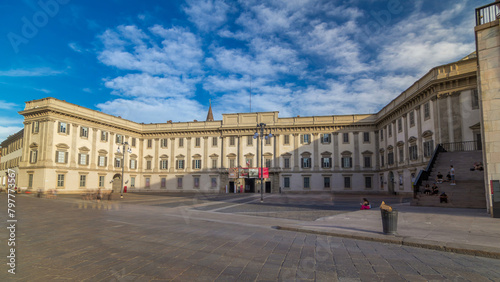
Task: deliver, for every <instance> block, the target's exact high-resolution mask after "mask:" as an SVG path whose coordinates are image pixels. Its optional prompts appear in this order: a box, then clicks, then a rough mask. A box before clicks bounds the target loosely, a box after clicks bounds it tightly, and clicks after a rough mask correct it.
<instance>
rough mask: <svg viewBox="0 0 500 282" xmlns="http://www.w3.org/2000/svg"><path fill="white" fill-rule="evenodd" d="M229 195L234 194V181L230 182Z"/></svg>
mask: <svg viewBox="0 0 500 282" xmlns="http://www.w3.org/2000/svg"><path fill="white" fill-rule="evenodd" d="M229 193H234V181H229Z"/></svg>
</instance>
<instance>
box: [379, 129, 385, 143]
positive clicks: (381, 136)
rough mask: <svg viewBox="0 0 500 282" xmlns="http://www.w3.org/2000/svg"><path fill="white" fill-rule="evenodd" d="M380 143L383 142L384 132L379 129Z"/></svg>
mask: <svg viewBox="0 0 500 282" xmlns="http://www.w3.org/2000/svg"><path fill="white" fill-rule="evenodd" d="M380 141H384V130H383V129H380Z"/></svg>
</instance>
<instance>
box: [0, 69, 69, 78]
mask: <svg viewBox="0 0 500 282" xmlns="http://www.w3.org/2000/svg"><path fill="white" fill-rule="evenodd" d="M61 73H63V72H62V71H57V70H53V69H51V68H34V69H12V70H7V71H0V76H7V77H28V76H54V75H59V74H61Z"/></svg>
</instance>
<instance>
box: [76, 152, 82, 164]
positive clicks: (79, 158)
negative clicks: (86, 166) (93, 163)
mask: <svg viewBox="0 0 500 282" xmlns="http://www.w3.org/2000/svg"><path fill="white" fill-rule="evenodd" d="M81 160H82V154H78V161H77V163H78V164H81V163H80V162H81Z"/></svg>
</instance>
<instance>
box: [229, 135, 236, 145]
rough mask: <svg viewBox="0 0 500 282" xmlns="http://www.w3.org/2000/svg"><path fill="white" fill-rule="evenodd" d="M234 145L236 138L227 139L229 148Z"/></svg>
mask: <svg viewBox="0 0 500 282" xmlns="http://www.w3.org/2000/svg"><path fill="white" fill-rule="evenodd" d="M235 144H236V137H234V136H231V137H229V146H234V145H235Z"/></svg>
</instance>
